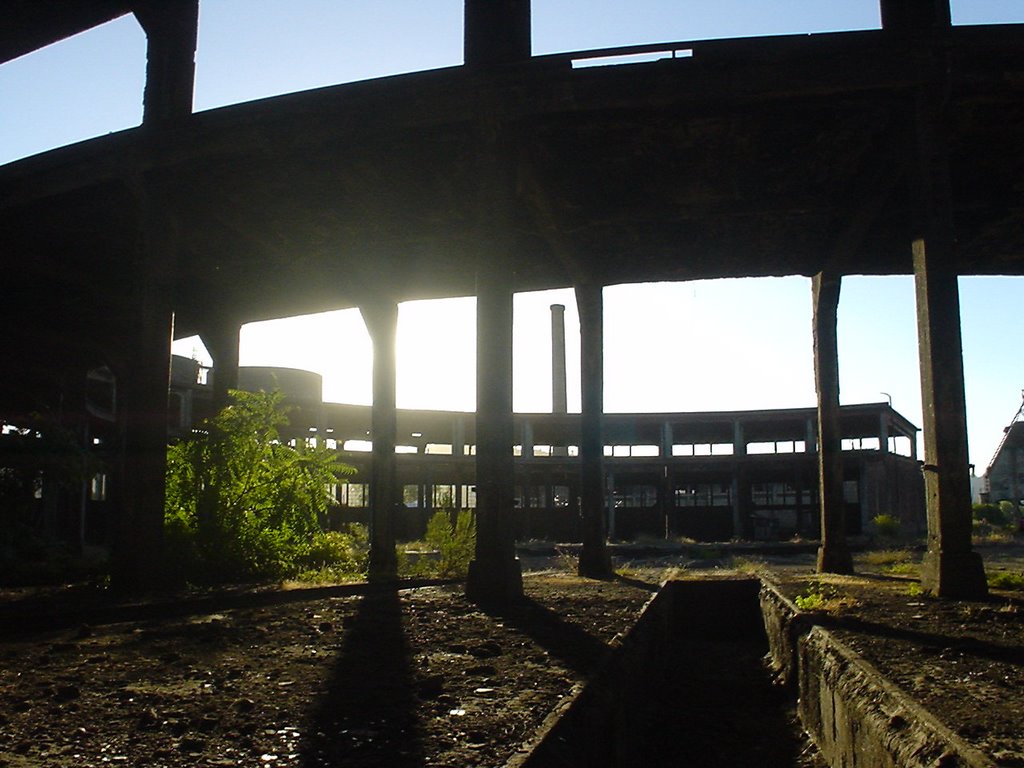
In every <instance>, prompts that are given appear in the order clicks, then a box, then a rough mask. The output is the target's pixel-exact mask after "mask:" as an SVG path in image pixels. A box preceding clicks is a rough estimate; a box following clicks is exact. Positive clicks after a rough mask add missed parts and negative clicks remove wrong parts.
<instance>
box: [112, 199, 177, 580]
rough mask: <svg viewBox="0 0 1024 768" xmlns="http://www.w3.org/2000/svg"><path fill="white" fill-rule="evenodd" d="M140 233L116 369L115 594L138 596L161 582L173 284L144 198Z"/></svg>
mask: <svg viewBox="0 0 1024 768" xmlns="http://www.w3.org/2000/svg"><path fill="white" fill-rule="evenodd" d="M139 203H140V204H139V210H140V233H139V242H138V245H137V246H136V255H137V259H136V263H135V274H134V275H133V283H134V285H133V292H132V299H131V302H132V303H131V307H132V313H133V317H132V321H131V322H129V323H126V324H125V328H124V336H123V339H122V341H123V344H122V346H121V350H122V354H121V355H119V358H120V360H119V363H118V364H117V370H116V371H115V373H116V375H117V409H118V427H119V431H120V450H121V456H120V462H119V467H120V472H121V477H120V482H119V483H118V484H117V488H116V489H115V498H116V500H117V514H118V517H117V523H116V532H115V536H114V553H113V563H112V566H113V568H112V577H113V582H114V586H115V587H117V588H119V589H123V590H128V591H142V590H145V589H148V588H150V587H152V586H155V585H157V584H158V583H159V582H160V580H161V579H162V577H163V521H164V483H165V476H166V472H167V418H168V416H167V395H168V389H169V386H170V376H171V340H172V338H173V333H174V313H173V310H172V306H171V300H170V296H171V276H172V275H173V271H174V264H175V262H176V256H177V253H176V249H177V232H176V229H175V225H174V222H173V221H172V220H171V219H170V218H169V216H168V215H166V213H165V211H164V210H163V206H161V205H160V204H158V203H157V202H156V201H155V200H153V199H152V197H151V194H150V193H149V191H145V190H143V191H140V193H139Z"/></svg>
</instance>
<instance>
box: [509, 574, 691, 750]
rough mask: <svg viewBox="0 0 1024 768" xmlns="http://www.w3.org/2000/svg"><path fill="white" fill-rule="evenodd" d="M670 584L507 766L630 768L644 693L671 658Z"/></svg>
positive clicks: (651, 601) (643, 716)
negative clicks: (605, 767) (608, 767)
mask: <svg viewBox="0 0 1024 768" xmlns="http://www.w3.org/2000/svg"><path fill="white" fill-rule="evenodd" d="M672 583H673V582H669V583H668V584H663V585H662V588H661V589H660V590H659V591H658V593H657V594H656V595H655V596H654V597H653V598H652V599H651V600H650V601H648V603H647V605H645V606H644V609H643V610H642V611H641V614H640V618H639V619H638V621H637V623H636V624H635V625H634V626H633V627H632V629H630V630H629V632H628V633H627V634H625V635H618V636H616V637H615V639H614V640H612V642H611V647H610V650H609V653H608V655H607V656H606V657H605V659H604V661H603V663H602V664H601V666H600V669H599V670H598V672H597V673H596V674H595V675H594V677H593V678H592V679H591V680H590V681H588V682H587V683H583V684H579V685H577V686H576V687H575V688H574V689H573V692H572V693H571V694H570V695H569V696H567V697H566V698H565V699H563V701H562V702H561V703H560V704H559V706H558V707H557V708H556V709H555V710H554V711H553V712H552V713H551V714H550V715H549V716H548V717H547V718H546V719H545V721H544V723H543V725H542V726H541V727H540V729H539V730H538V732H537V734H536V735H535V737H534V738H533V739H531V740H530V741H529V742H527V743H526V744H524V745H523V746H522V748H521V749H520V750H519V752H517V753H516V754H515V755H514V756H513V757H512V758H511V759H510V760H509V761H508V762H506V763H505V766H506V768H550V767H551V766H559V767H560V768H562V767H564V768H575V767H576V766H579V768H586V766H596V765H614V766H624V767H625V766H631V765H632V763H630V757H629V753H630V735H631V734H633V733H635V732H636V725H637V723H638V722H639V721H640V720H641V719H643V718H645V717H646V716H647V710H646V709H645V708H644V702H645V701H646V698H647V697H645V696H644V695H643V694H644V692H645V690H646V688H647V686H648V685H649V682H648V681H650V680H651V679H652V677H653V676H655V675H657V674H659V672H660V669H659V667H660V666H662V665H664V664H665V663H666V661H665V660H666V659H668V658H671V653H670V649H669V648H668V646H667V644H668V642H670V639H671V634H672V620H673V615H674V608H673V605H672V603H673V599H674V596H675V590H674V589H673V588H672Z"/></svg>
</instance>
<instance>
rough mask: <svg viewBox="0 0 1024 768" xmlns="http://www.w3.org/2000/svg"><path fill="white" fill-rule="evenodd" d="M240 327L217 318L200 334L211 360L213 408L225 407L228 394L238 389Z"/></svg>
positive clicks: (224, 319) (234, 322) (235, 323)
mask: <svg viewBox="0 0 1024 768" xmlns="http://www.w3.org/2000/svg"><path fill="white" fill-rule="evenodd" d="M240 330H241V329H240V327H239V325H238V323H237V322H236V321H234V320H229V319H227V318H218V319H217V320H215V321H214V322H212V323H210V325H209V326H208V327H207V329H206V330H205V331H204V332H203V333H202V334H201V336H202V339H203V343H204V344H205V345H206V349H207V351H208V352H209V353H210V356H211V357H212V358H213V408H214V411H219V410H220V409H222V408H224V407H226V406H227V405H228V402H229V396H228V393H229V392H230V391H231V390H232V389H238V353H239V333H240Z"/></svg>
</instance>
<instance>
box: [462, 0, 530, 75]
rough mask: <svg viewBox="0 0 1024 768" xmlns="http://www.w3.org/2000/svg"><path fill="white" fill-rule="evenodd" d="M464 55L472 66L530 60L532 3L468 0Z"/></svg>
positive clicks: (465, 7) (467, 62)
mask: <svg viewBox="0 0 1024 768" xmlns="http://www.w3.org/2000/svg"><path fill="white" fill-rule="evenodd" d="M463 22H464V23H463V30H464V31H463V34H464V40H463V53H464V60H465V62H466V64H467V65H469V66H494V65H497V64H512V63H515V62H517V61H523V60H525V59H528V58H530V52H531V33H532V30H531V24H530V0H465V6H464V19H463Z"/></svg>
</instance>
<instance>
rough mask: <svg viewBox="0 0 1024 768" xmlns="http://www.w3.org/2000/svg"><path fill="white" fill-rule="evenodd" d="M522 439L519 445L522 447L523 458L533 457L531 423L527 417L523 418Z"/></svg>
mask: <svg viewBox="0 0 1024 768" xmlns="http://www.w3.org/2000/svg"><path fill="white" fill-rule="evenodd" d="M521 434H522V439H521V440H520V445H522V447H523V458H526V459H532V458H533V423H532V422H531V421H530V420H529V419H523V424H522V432H521Z"/></svg>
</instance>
